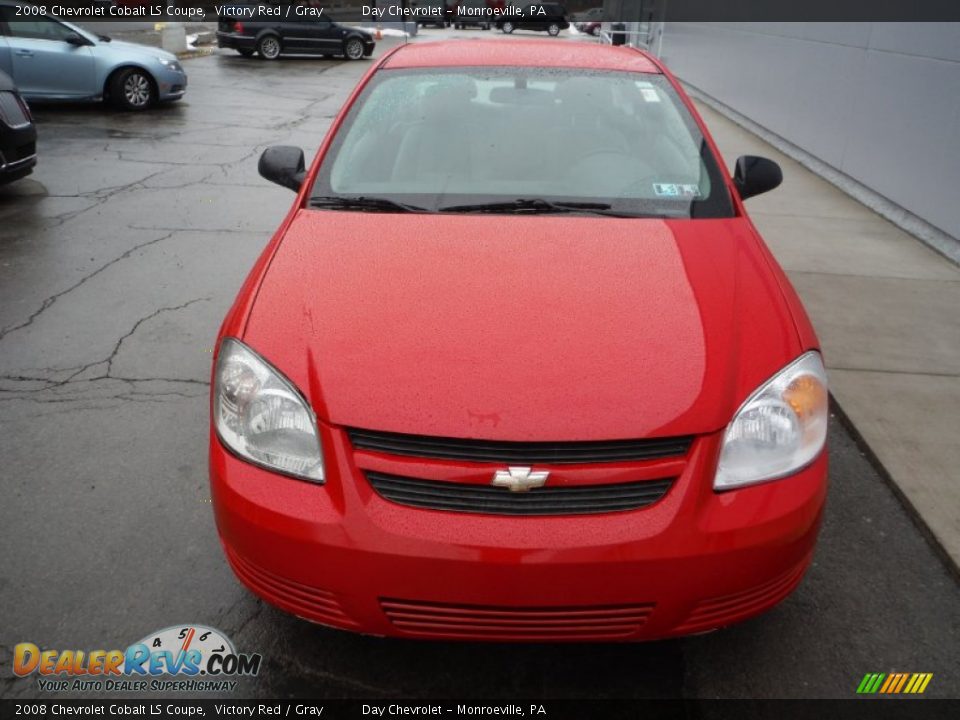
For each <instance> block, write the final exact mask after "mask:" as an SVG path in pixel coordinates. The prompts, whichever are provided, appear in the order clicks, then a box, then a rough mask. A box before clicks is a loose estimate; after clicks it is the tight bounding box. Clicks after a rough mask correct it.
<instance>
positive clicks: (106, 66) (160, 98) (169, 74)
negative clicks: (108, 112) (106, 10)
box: [0, 0, 187, 110]
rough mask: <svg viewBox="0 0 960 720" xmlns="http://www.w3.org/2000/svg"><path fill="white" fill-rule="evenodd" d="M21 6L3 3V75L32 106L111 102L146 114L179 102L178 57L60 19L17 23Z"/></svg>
mask: <svg viewBox="0 0 960 720" xmlns="http://www.w3.org/2000/svg"><path fill="white" fill-rule="evenodd" d="M24 5H29V3H24V2H20V0H0V70H3V71H4V72H6V73H7V74H8V75H10V76H11V77H12V78H13V80H14V82H16V84H17V87H19V88H20V92H21V93H22V94H23V96H24V97H25V98H27V100H29V101H30V102H35V101H36V102H45V101H99V100H106V101H108V102H110V103H112V104H113V105H115V106H117V107H119V108H122V109H124V110H145V109H147V108H149V107H151V106H152V105H154V104H155V103H157V102H167V101H171V100H179V99H180V98H182V97H183V95H184V93H185V92H186V90H187V74H186V73H185V72H184V70H183V67H182V66H181V65H180V63H179V61H178V60H177V58H176V56H175V55H173V54H171V53H168V52H166V51H164V50H160V49H158V48H153V47H148V46H146V45H137V44H134V43H128V42H121V41H119V40H111V39H110V38H109V37H107V36H106V35H96V34H94V33H91V32H88V31H87V30H84V29H82V28H80V27H77V26H76V25H73V24H71V23H68V22H64V21H63V20H60V19H59V18H57V17H56V16H55V15H49V14H32V15H30V16H29V17H30V19H29V20H18V19H17V14H16V12H17V11H16V8H17V6H24Z"/></svg>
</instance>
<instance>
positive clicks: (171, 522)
mask: <svg viewBox="0 0 960 720" xmlns="http://www.w3.org/2000/svg"><path fill="white" fill-rule="evenodd" d="M427 32H429V31H427ZM491 34H492V33H491ZM547 41H548V40H545V42H547ZM380 52H381V50H380V49H378V51H377V55H379V54H380ZM185 67H186V69H187V71H188V73H189V75H190V88H189V90H188V94H187V97H186V99H185V100H184V101H183V102H181V103H178V104H174V105H171V106H168V107H161V108H158V109H156V110H153V111H151V112H148V113H145V114H137V115H135V114H119V113H115V112H113V111H109V110H106V109H104V108H102V107H99V106H90V107H86V106H67V107H46V108H37V109H36V119H37V123H38V131H39V134H40V141H39V158H40V163H39V165H38V167H37V169H36V171H35V173H34V174H33V175H32V176H31V177H30V178H28V179H26V180H24V181H21V182H18V183H16V184H14V185H11V186H7V187H3V188H0V458H2V461H0V463H2V465H0V466H2V468H3V469H2V470H0V477H2V480H0V482H2V490H3V495H4V498H5V500H4V502H2V503H0V527H2V528H3V530H2V533H3V534H2V548H3V549H2V552H0V608H2V615H3V622H2V624H0V667H3V668H9V667H10V665H9V663H10V659H11V658H10V649H11V648H12V647H13V645H14V644H16V643H18V642H33V643H36V644H38V645H40V646H45V647H57V648H102V647H125V646H126V645H127V644H129V643H130V642H133V641H135V640H137V639H139V638H141V637H143V636H144V635H146V634H147V633H149V632H151V631H153V630H156V629H160V628H164V627H167V626H171V625H177V624H181V623H201V624H206V625H210V626H213V627H217V628H220V629H221V630H223V631H224V632H225V633H226V634H228V635H229V636H230V637H231V638H232V639H233V641H234V643H235V644H236V646H237V647H238V649H240V650H242V651H245V652H259V653H261V654H262V655H263V656H264V667H263V670H262V671H261V674H260V676H259V677H258V678H256V679H250V680H244V681H242V682H241V684H240V686H239V688H238V691H237V693H236V696H239V697H248V696H249V697H254V696H262V697H276V696H282V697H288V696H289V697H293V696H304V697H364V698H366V697H370V698H376V697H398V696H405V697H416V696H425V697H478V698H479V697H490V698H521V697H523V698H527V697H529V698H559V697H616V698H633V697H676V696H684V697H705V698H713V697H756V698H764V697H804V698H806V697H835V698H849V697H853V694H854V690H855V688H856V686H857V684H858V683H859V681H860V679H861V678H862V677H863V675H864V674H865V673H867V672H889V671H891V670H899V671H905V672H932V673H933V674H934V679H933V681H932V682H931V684H930V685H929V687H928V690H927V695H928V696H934V697H957V696H960V587H958V584H957V581H956V578H955V576H954V575H952V574H951V573H950V572H949V571H948V570H947V569H946V567H945V565H944V564H943V562H942V561H941V560H940V558H939V557H938V556H936V555H935V554H934V552H933V551H932V550H931V549H930V546H929V545H928V544H927V542H926V541H925V540H924V538H923V537H922V535H921V534H920V532H919V531H918V530H917V528H916V527H915V525H914V524H913V522H912V520H911V519H910V517H909V516H908V515H907V513H906V512H905V511H904V510H903V508H902V507H901V505H900V504H899V501H898V500H897V499H896V498H895V497H894V496H893V494H892V493H891V492H890V490H889V489H888V487H887V485H886V484H885V482H884V481H883V480H882V479H881V477H880V476H879V475H878V474H877V473H876V472H875V470H874V469H873V468H872V466H871V465H870V463H869V462H868V461H867V459H866V458H865V457H864V456H863V454H862V453H861V451H860V450H859V449H858V448H857V446H856V445H855V443H854V442H853V440H852V439H851V437H850V435H849V434H848V433H847V432H846V431H845V430H844V428H843V427H842V426H841V424H840V423H839V422H836V421H835V422H834V423H833V426H832V431H831V436H830V443H831V449H830V452H831V490H830V497H829V502H828V508H827V514H826V519H825V524H824V528H823V533H822V537H821V542H820V545H819V547H818V551H817V555H816V558H815V562H814V565H813V567H812V569H811V570H810V572H809V574H808V576H807V578H806V580H805V581H804V582H803V584H802V585H801V586H800V588H799V590H798V591H797V592H796V593H795V594H794V595H793V596H792V597H790V598H789V599H788V600H787V601H786V602H784V603H783V604H782V605H780V606H779V607H778V608H776V609H775V610H773V611H772V612H770V613H769V614H767V615H765V616H763V617H761V618H758V619H755V620H753V621H750V622H748V623H745V624H743V625H740V626H736V627H733V628H730V629H727V630H723V631H720V632H716V633H713V634H710V635H705V636H698V637H693V638H687V639H683V640H674V641H665V642H659V643H652V644H644V645H573V646H563V647H560V648H558V647H556V646H549V645H505V644H472V643H421V642H402V641H395V640H383V639H378V638H368V637H358V636H354V635H350V634H347V633H342V632H338V631H333V630H327V629H324V628H321V627H316V626H313V625H310V624H307V623H305V622H303V621H301V620H298V619H296V618H293V617H290V616H287V615H285V614H283V613H281V612H279V611H277V610H275V609H273V608H271V607H270V606H267V605H264V604H263V603H262V602H260V601H259V600H257V599H255V598H254V597H253V596H251V595H250V594H248V593H247V592H246V591H245V590H244V589H243V588H241V587H240V585H239V584H238V583H237V581H236V580H235V579H234V577H233V575H232V573H231V572H230V570H229V568H228V567H227V564H226V561H225V560H224V558H223V555H222V553H221V551H220V547H219V543H218V540H217V536H216V530H215V527H214V523H213V517H212V512H211V506H210V503H209V493H208V488H207V479H206V451H207V442H208V435H207V395H208V389H209V388H208V379H209V369H210V368H209V365H210V358H211V350H212V342H213V340H214V338H215V336H216V332H217V328H218V325H219V323H220V321H221V319H222V318H223V315H224V313H225V312H226V310H227V308H228V307H229V305H230V303H231V302H232V300H233V297H234V295H235V294H236V292H237V290H238V289H239V285H240V283H241V282H242V280H243V278H244V277H245V275H246V273H247V271H248V269H249V268H250V266H251V264H252V263H253V261H254V259H255V258H256V257H257V255H258V253H259V252H260V250H261V249H262V247H263V246H264V244H265V242H266V241H267V239H268V238H269V236H270V235H271V233H272V232H273V230H274V229H275V228H276V227H277V225H278V223H279V221H280V219H281V218H282V216H283V215H284V213H285V212H286V210H287V209H288V207H289V203H290V202H291V200H292V195H291V194H290V193H289V192H288V191H285V190H282V189H280V188H278V187H277V186H275V185H271V184H269V183H267V182H266V181H264V180H262V179H261V178H260V177H259V176H258V175H257V171H256V165H257V158H258V156H259V154H260V152H261V151H262V150H263V149H264V147H266V146H268V145H271V144H290V145H299V146H301V147H303V148H304V149H305V151H306V153H307V155H308V157H310V156H312V154H313V153H314V152H315V151H316V149H317V147H318V145H319V144H320V141H321V139H322V137H323V134H324V132H325V130H326V129H327V127H328V125H329V123H330V122H331V120H332V118H333V116H334V115H335V113H336V111H337V109H338V108H339V106H340V104H341V103H342V102H343V100H344V99H345V97H346V95H347V93H348V92H349V90H350V89H351V88H352V87H353V86H354V84H355V83H356V81H357V79H358V78H359V76H360V74H361V73H362V72H363V71H365V70H366V69H367V68H368V67H369V62H359V63H344V62H339V61H329V60H320V59H293V60H291V59H285V60H281V61H278V62H275V63H266V62H260V61H257V60H246V59H243V58H241V57H239V56H238V55H234V54H229V53H216V54H214V55H212V56H209V57H201V58H195V59H191V60H188V61H186V62H185ZM613 581H615V579H613ZM37 695H38V690H37V686H36V680H35V678H31V679H27V680H21V679H17V678H14V677H11V676H10V674H9V673H8V672H6V671H4V672H3V674H2V676H0V697H5V698H29V697H35V696H37Z"/></svg>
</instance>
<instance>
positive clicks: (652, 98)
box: [640, 88, 660, 102]
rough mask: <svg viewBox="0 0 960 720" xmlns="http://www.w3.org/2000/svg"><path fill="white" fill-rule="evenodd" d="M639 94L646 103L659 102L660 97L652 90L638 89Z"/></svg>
mask: <svg viewBox="0 0 960 720" xmlns="http://www.w3.org/2000/svg"><path fill="white" fill-rule="evenodd" d="M640 94H641V95H643V99H644V100H646V101H647V102H660V96H659V95H658V94H657V91H656V90H654V89H653V88H640Z"/></svg>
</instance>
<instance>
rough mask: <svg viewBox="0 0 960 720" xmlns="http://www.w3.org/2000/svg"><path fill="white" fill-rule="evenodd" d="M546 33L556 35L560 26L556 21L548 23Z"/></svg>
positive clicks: (551, 35)
mask: <svg viewBox="0 0 960 720" xmlns="http://www.w3.org/2000/svg"><path fill="white" fill-rule="evenodd" d="M547 33H548V34H549V35H550V37H556V36H557V35H559V34H560V26H559V25H557V24H556V23H550V24H549V25H548V26H547Z"/></svg>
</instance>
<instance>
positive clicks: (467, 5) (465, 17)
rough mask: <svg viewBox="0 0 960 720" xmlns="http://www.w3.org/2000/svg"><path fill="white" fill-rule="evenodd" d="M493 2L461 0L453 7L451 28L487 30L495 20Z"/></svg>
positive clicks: (491, 0) (488, 0)
mask: <svg viewBox="0 0 960 720" xmlns="http://www.w3.org/2000/svg"><path fill="white" fill-rule="evenodd" d="M494 7H495V6H494V3H493V0H462V1H461V2H459V3H457V4H456V5H455V6H454V7H453V26H454V27H455V28H456V29H457V30H462V29H464V28H468V27H478V28H480V29H481V30H489V29H490V28H491V27H493V21H494V19H495V18H496V15H495V14H494V12H493V10H494Z"/></svg>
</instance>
